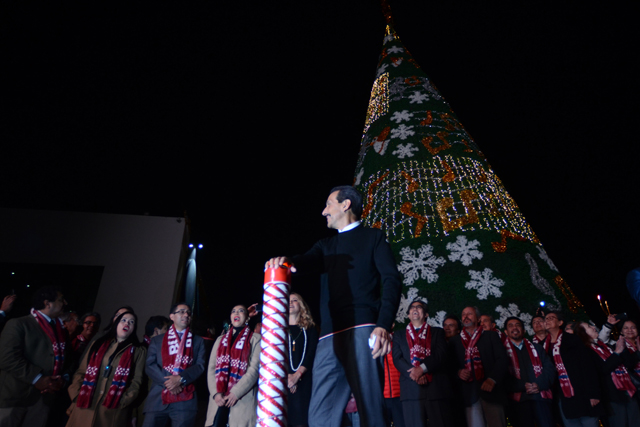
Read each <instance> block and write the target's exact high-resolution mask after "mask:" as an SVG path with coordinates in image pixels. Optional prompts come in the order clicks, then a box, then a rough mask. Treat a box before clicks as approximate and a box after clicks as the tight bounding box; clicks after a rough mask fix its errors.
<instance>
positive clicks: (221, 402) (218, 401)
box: [213, 393, 227, 407]
mask: <svg viewBox="0 0 640 427" xmlns="http://www.w3.org/2000/svg"><path fill="white" fill-rule="evenodd" d="M213 400H214V401H215V402H216V405H218V406H219V407H222V406H224V405H225V403H227V401H226V400H225V398H224V396H222V393H216V395H215V396H213Z"/></svg>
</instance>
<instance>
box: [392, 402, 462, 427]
mask: <svg viewBox="0 0 640 427" xmlns="http://www.w3.org/2000/svg"><path fill="white" fill-rule="evenodd" d="M402 409H403V412H404V420H405V422H406V423H407V425H408V426H427V425H428V426H429V427H449V426H451V425H453V418H452V417H451V405H450V402H449V400H448V399H442V400H427V399H420V400H403V401H402ZM427 420H428V421H427Z"/></svg>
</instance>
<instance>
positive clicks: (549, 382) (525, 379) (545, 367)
mask: <svg viewBox="0 0 640 427" xmlns="http://www.w3.org/2000/svg"><path fill="white" fill-rule="evenodd" d="M508 344H509V345H511V341H508ZM532 344H533V347H534V348H535V349H536V352H537V353H538V356H539V357H540V363H541V364H542V373H541V374H540V375H539V376H538V377H536V374H535V372H534V371H533V363H532V361H531V358H530V357H529V351H528V350H527V348H526V345H527V344H526V343H525V342H524V341H523V344H522V350H519V349H518V348H517V347H514V348H513V353H514V356H515V357H516V358H518V362H519V364H520V379H518V378H516V377H515V376H514V375H511V373H510V372H509V375H508V376H507V378H506V386H507V387H506V388H507V392H508V393H522V395H521V396H520V401H521V402H523V401H525V400H542V395H541V394H540V393H536V394H527V393H526V387H525V383H535V384H536V385H537V386H538V390H540V391H543V390H551V388H552V387H553V383H554V382H555V379H556V366H555V364H554V363H553V361H552V360H551V358H549V356H547V353H545V351H544V348H543V347H542V346H541V345H540V344H535V343H532ZM509 363H511V361H509Z"/></svg>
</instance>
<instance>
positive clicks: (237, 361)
mask: <svg viewBox="0 0 640 427" xmlns="http://www.w3.org/2000/svg"><path fill="white" fill-rule="evenodd" d="M231 326H232V327H230V328H229V330H228V331H227V332H226V333H223V334H222V335H220V336H219V337H218V339H217V340H216V342H215V344H214V345H213V350H212V351H211V358H210V359H209V370H208V372H207V382H208V384H209V392H210V393H211V398H210V400H209V408H208V410H207V420H206V422H205V426H211V425H213V426H226V425H227V422H228V424H229V427H253V426H255V425H256V405H257V403H258V401H257V392H258V368H259V367H260V338H261V337H260V334H256V333H254V332H253V331H252V330H251V328H249V311H248V310H247V307H245V306H244V305H236V306H235V307H233V309H232V310H231Z"/></svg>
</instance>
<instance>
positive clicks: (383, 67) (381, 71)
mask: <svg viewBox="0 0 640 427" xmlns="http://www.w3.org/2000/svg"><path fill="white" fill-rule="evenodd" d="M388 67H389V64H382V65H381V66H380V68H378V72H377V73H376V78H377V77H380V76H381V75H383V74H384V73H386V72H387V68H388Z"/></svg>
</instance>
